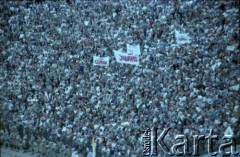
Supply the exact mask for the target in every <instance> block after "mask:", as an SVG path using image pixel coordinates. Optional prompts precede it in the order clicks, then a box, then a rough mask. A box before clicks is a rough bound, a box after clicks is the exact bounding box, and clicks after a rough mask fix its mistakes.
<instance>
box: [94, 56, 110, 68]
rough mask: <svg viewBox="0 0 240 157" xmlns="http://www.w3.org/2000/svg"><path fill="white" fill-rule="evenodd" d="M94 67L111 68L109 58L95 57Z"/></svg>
mask: <svg viewBox="0 0 240 157" xmlns="http://www.w3.org/2000/svg"><path fill="white" fill-rule="evenodd" d="M93 65H99V66H109V57H108V56H107V57H97V56H93Z"/></svg>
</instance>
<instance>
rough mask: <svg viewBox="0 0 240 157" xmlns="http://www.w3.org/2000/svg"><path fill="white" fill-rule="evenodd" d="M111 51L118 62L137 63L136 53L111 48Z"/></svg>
mask: <svg viewBox="0 0 240 157" xmlns="http://www.w3.org/2000/svg"><path fill="white" fill-rule="evenodd" d="M113 51H114V56H115V58H116V61H117V62H118V63H123V64H132V65H139V56H138V55H132V54H127V53H123V52H120V51H116V50H113Z"/></svg>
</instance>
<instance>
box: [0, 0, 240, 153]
mask: <svg viewBox="0 0 240 157" xmlns="http://www.w3.org/2000/svg"><path fill="white" fill-rule="evenodd" d="M0 7H1V8H0V12H1V14H0V15H1V17H0V18H1V20H0V21H1V23H0V36H1V37H0V53H1V54H0V66H1V68H0V103H1V119H2V121H1V126H2V127H1V139H2V141H4V142H3V143H4V145H9V146H13V147H16V148H18V147H19V145H21V147H22V148H23V149H26V150H32V151H34V152H35V153H39V152H40V153H42V154H45V155H46V156H47V155H49V153H50V154H51V153H53V154H55V155H56V154H58V155H57V156H61V155H63V156H67V155H68V156H70V155H71V153H72V151H73V150H72V149H73V148H74V151H77V152H78V154H79V156H87V154H88V153H89V152H91V151H92V148H91V142H92V138H93V137H94V138H96V142H97V156H102V157H108V156H122V157H127V156H128V157H130V156H131V157H134V156H135V157H137V156H141V155H142V151H143V146H142V145H143V141H144V140H143V135H142V131H143V130H145V129H147V128H152V127H158V128H159V130H163V129H164V128H168V127H171V128H172V130H171V131H170V133H169V136H167V137H166V140H167V141H168V142H167V144H169V145H170V144H172V143H173V142H174V141H173V140H172V139H174V137H175V136H176V135H177V134H184V135H186V136H188V137H192V136H193V135H196V134H197V135H207V134H209V131H210V129H213V132H214V133H215V134H217V135H223V133H224V131H225V130H226V129H227V128H228V127H231V128H232V130H233V133H234V135H236V136H239V135H240V127H239V126H240V108H239V102H240V93H239V92H240V70H239V69H240V53H239V49H240V47H239V43H238V42H239V41H240V37H239V2H238V1H237V0H230V1H219V0H211V1H208V0H202V1H198V0H192V1H190V0H178V1H168V0H151V1H144V0H140V1H138V0H130V1H127V0H120V1H111V2H108V1H75V3H71V4H67V3H66V2H64V1H61V2H55V1H44V2H42V3H33V2H29V1H8V2H3V1H2V2H1V5H0ZM174 30H179V31H180V32H185V33H188V34H189V36H190V37H191V39H192V40H191V43H188V44H177V43H176V39H175V33H174ZM126 44H140V47H141V56H140V65H139V66H134V65H128V64H119V63H117V62H116V60H115V58H114V55H113V50H122V51H126ZM93 56H109V57H110V64H109V66H107V67H103V66H93V63H92V57H93ZM219 142H221V141H218V143H219ZM20 143H21V144H20ZM202 149H204V148H202ZM160 155H161V153H160ZM50 156H52V155H50Z"/></svg>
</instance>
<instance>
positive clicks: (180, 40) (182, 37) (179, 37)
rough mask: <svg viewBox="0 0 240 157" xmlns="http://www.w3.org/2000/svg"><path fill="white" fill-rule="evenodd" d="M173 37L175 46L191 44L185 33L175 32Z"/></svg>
mask: <svg viewBox="0 0 240 157" xmlns="http://www.w3.org/2000/svg"><path fill="white" fill-rule="evenodd" d="M175 37H176V41H177V44H189V43H191V38H190V36H189V35H188V34H187V33H180V32H179V31H177V30H175Z"/></svg>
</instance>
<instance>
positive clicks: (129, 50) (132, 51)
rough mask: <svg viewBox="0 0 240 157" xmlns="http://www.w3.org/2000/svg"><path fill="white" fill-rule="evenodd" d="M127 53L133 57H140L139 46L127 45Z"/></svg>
mask: <svg viewBox="0 0 240 157" xmlns="http://www.w3.org/2000/svg"><path fill="white" fill-rule="evenodd" d="M127 53H128V54H134V55H141V51H140V46H139V45H129V44H127Z"/></svg>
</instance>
